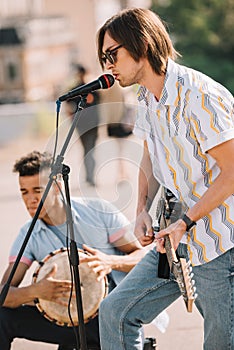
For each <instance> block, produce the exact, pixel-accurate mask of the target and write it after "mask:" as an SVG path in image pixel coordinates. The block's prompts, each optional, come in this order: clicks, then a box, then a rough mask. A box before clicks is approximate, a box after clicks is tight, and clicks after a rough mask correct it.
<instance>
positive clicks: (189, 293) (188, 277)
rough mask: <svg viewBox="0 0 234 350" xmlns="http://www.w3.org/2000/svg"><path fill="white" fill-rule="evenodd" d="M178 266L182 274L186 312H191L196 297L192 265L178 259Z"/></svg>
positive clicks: (182, 259)
mask: <svg viewBox="0 0 234 350" xmlns="http://www.w3.org/2000/svg"><path fill="white" fill-rule="evenodd" d="M179 260H180V264H181V269H182V274H183V280H184V281H183V282H184V286H183V293H182V296H183V299H184V302H185V305H186V308H187V311H188V312H192V309H193V303H194V301H195V299H196V297H197V294H196V287H195V281H194V280H193V279H192V278H193V272H192V265H191V262H190V261H186V259H185V258H180V259H179Z"/></svg>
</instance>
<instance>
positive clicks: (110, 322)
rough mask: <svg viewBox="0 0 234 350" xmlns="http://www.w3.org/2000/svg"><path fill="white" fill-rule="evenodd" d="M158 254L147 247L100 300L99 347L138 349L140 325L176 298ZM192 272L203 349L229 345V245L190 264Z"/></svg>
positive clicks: (233, 294)
mask: <svg viewBox="0 0 234 350" xmlns="http://www.w3.org/2000/svg"><path fill="white" fill-rule="evenodd" d="M179 250H180V251H179ZM182 251H184V252H185V253H186V245H184V244H183V245H182V244H181V245H180V246H179V248H178V252H179V254H180V255H181V252H182ZM158 259H159V254H158V253H157V252H156V250H155V249H153V250H151V251H150V252H149V253H148V254H147V255H146V256H145V257H144V258H143V259H142V261H141V262H140V263H138V264H137V266H136V267H135V268H134V269H133V270H132V271H131V272H130V273H129V274H128V275H127V276H126V277H125V278H124V280H123V281H122V282H121V283H120V285H119V286H118V287H117V288H115V290H114V291H112V293H111V294H109V295H108V296H107V298H105V299H104V300H103V301H102V303H101V306H100V309H99V327H100V338H101V348H102V349H103V350H121V349H124V350H132V349H135V350H136V349H138V350H142V349H143V345H142V338H141V336H140V330H141V328H142V325H143V324H147V323H149V322H151V321H152V320H153V319H154V318H155V317H156V316H157V315H159V313H160V312H161V311H162V310H164V309H165V308H167V307H168V306H169V305H170V304H172V303H173V301H175V300H176V299H177V298H179V296H180V291H179V288H178V285H177V283H176V282H175V280H174V279H173V276H172V275H171V278H170V279H161V278H159V277H158ZM193 272H194V279H195V282H196V287H197V293H198V297H197V299H196V305H197V308H198V310H199V312H200V313H201V315H202V316H203V318H204V350H218V349H220V350H221V349H222V350H233V349H234V339H233V337H234V332H233V330H234V329H233V312H234V310H233V308H234V285H233V275H234V248H233V249H231V250H229V251H228V252H226V253H225V254H223V255H221V256H220V257H218V258H216V259H215V260H213V261H211V262H209V263H207V264H205V265H201V266H196V267H194V268H193ZM172 345H173V342H172Z"/></svg>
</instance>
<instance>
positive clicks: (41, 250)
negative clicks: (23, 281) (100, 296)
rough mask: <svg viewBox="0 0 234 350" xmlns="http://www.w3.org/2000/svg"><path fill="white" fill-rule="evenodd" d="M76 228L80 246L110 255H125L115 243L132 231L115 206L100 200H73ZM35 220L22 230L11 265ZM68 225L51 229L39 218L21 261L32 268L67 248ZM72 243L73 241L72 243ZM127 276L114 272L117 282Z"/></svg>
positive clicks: (12, 249)
mask: <svg viewBox="0 0 234 350" xmlns="http://www.w3.org/2000/svg"><path fill="white" fill-rule="evenodd" d="M71 207H72V218H73V223H74V224H73V229H74V236H75V241H76V244H77V247H78V248H80V249H82V248H83V244H84V243H85V244H87V245H88V246H90V247H92V248H96V249H99V250H100V251H102V252H103V253H106V254H114V255H123V254H124V253H123V252H121V251H120V250H118V249H117V248H116V247H115V241H116V240H118V239H119V238H121V237H122V236H123V235H124V234H125V233H126V232H127V230H129V229H130V222H129V221H128V219H127V218H126V217H125V216H124V215H123V214H122V213H121V212H120V211H119V210H118V209H117V208H116V207H114V206H113V205H112V204H110V203H109V202H107V201H105V200H103V199H99V198H72V199H71ZM31 221H32V220H29V221H28V222H27V223H26V224H25V225H24V226H23V227H22V228H21V230H20V232H19V234H18V236H17V238H16V240H15V241H14V243H13V246H12V248H11V251H10V257H9V262H14V261H15V260H16V257H17V254H18V252H19V250H20V248H21V246H22V243H23V241H24V239H25V236H26V234H27V232H28V229H29V227H30V224H31ZM66 235H67V225H66V223H64V224H63V225H60V226H48V225H46V224H45V223H44V222H43V221H42V220H40V219H38V220H37V222H36V224H35V226H34V229H33V232H32V234H31V236H30V238H29V241H28V243H27V246H26V248H25V250H24V253H23V256H22V258H21V261H22V262H24V263H25V264H27V265H28V266H30V265H31V264H32V263H33V261H35V260H36V261H38V262H40V261H42V260H43V259H44V257H45V256H46V255H48V254H49V253H51V252H53V251H55V250H57V249H59V248H61V247H66ZM69 242H70V240H69ZM125 275H126V274H125V273H123V272H121V271H112V277H113V279H114V281H115V283H119V282H120V280H121V279H122V278H123V277H124V276H125Z"/></svg>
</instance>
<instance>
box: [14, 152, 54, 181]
mask: <svg viewBox="0 0 234 350" xmlns="http://www.w3.org/2000/svg"><path fill="white" fill-rule="evenodd" d="M51 164H52V156H51V154H50V153H48V152H43V153H41V152H39V151H32V152H30V153H28V154H27V155H26V156H23V157H21V158H20V159H19V160H17V161H16V162H15V164H14V167H13V172H14V173H19V176H32V175H36V174H39V173H40V172H41V171H42V170H44V169H49V168H50V167H51Z"/></svg>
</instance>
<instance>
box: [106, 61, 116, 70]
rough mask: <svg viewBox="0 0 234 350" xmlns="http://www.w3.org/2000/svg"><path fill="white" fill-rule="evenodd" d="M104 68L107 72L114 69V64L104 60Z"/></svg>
mask: <svg viewBox="0 0 234 350" xmlns="http://www.w3.org/2000/svg"><path fill="white" fill-rule="evenodd" d="M105 66H106V69H107V70H111V69H112V68H113V67H114V63H111V62H109V61H108V60H106V64H105Z"/></svg>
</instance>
